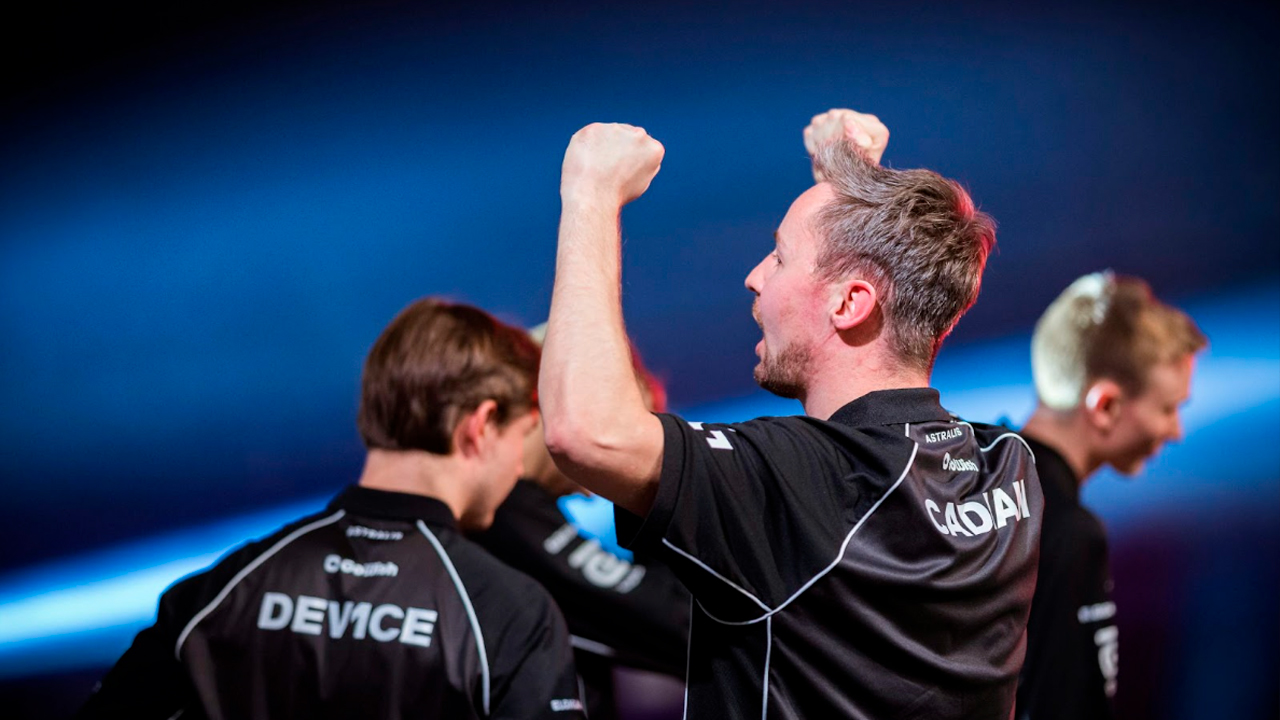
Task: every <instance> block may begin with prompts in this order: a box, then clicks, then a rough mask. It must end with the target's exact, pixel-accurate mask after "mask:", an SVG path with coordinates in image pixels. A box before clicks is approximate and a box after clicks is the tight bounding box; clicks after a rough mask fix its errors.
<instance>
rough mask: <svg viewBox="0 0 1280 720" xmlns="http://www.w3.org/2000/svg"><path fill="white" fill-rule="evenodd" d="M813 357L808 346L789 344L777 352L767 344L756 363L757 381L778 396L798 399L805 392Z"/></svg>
mask: <svg viewBox="0 0 1280 720" xmlns="http://www.w3.org/2000/svg"><path fill="white" fill-rule="evenodd" d="M811 357H812V356H811V354H810V352H809V350H808V348H804V347H801V346H799V345H788V346H786V347H784V348H783V349H782V350H780V351H779V352H778V353H777V354H771V353H770V352H769V348H768V347H767V346H766V347H765V351H764V353H762V356H761V358H760V362H759V363H758V364H756V369H755V373H754V374H755V378H756V383H757V384H759V385H760V387H762V388H764V389H765V390H768V391H769V392H771V393H773V394H774V395H777V396H778V397H784V398H787V399H790V400H798V399H800V398H802V397H803V396H804V393H805V388H806V384H805V378H806V377H808V374H809V365H810V359H811Z"/></svg>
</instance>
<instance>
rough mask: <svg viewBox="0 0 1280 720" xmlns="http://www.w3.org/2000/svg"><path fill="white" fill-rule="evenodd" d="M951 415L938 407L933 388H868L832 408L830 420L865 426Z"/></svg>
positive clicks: (944, 418) (937, 397)
mask: <svg viewBox="0 0 1280 720" xmlns="http://www.w3.org/2000/svg"><path fill="white" fill-rule="evenodd" d="M952 419H953V418H952V417H951V413H949V412H947V411H946V410H944V409H943V408H942V405H941V403H940V397H939V395H938V391H937V390H934V389H933V388H906V389H902V390H875V391H873V392H869V393H867V394H866V395H863V396H862V397H860V398H858V399H857V400H854V401H853V402H851V403H849V404H847V405H845V406H844V407H842V408H840V409H839V410H837V411H835V414H833V415H832V416H831V420H830V421H831V422H834V423H840V424H841V425H849V426H852V427H865V426H868V425H898V424H901V423H914V422H926V421H929V420H952Z"/></svg>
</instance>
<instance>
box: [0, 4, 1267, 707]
mask: <svg viewBox="0 0 1280 720" xmlns="http://www.w3.org/2000/svg"><path fill="white" fill-rule="evenodd" d="M155 13H156V11H154V10H144V9H143V8H142V7H141V6H140V5H138V6H131V5H129V4H124V5H117V6H114V7H109V8H108V7H98V8H92V9H89V8H85V9H80V10H75V11H72V10H68V9H58V8H47V9H45V10H43V11H41V12H38V13H34V14H32V15H31V16H30V17H29V18H28V19H27V20H24V21H15V22H14V23H11V24H9V25H8V26H6V27H5V29H4V31H3V32H4V33H5V36H4V39H5V45H6V47H8V48H9V50H7V51H6V52H7V53H8V54H9V55H10V60H11V62H10V66H11V68H13V71H12V75H13V79H12V82H11V83H9V85H8V86H7V88H6V90H5V91H4V95H3V104H2V105H0V108H2V109H3V112H0V158H3V165H4V172H3V173H2V174H0V333H2V337H3V338H4V339H3V344H2V347H3V351H2V352H0V392H2V393H3V395H2V397H3V398H4V401H3V403H0V478H2V479H3V487H4V491H5V496H6V500H7V501H6V502H5V503H3V505H2V506H0V541H2V546H3V548H4V551H3V555H0V703H3V704H4V705H5V706H6V707H9V708H12V709H13V713H16V714H13V715H10V714H9V713H8V712H7V713H6V715H7V716H11V717H28V716H30V717H48V716H51V715H53V716H57V715H59V714H65V712H67V711H68V710H69V709H70V708H73V707H74V706H75V705H76V704H77V703H78V702H79V701H80V700H81V699H83V696H84V694H85V693H87V692H88V688H89V687H91V685H92V683H93V680H94V679H95V678H96V676H97V675H99V674H100V673H101V672H102V669H103V667H104V666H106V665H109V664H110V662H111V661H112V660H113V659H114V658H115V657H117V656H118V655H119V653H120V652H122V651H123V649H124V647H126V646H127V644H128V641H129V638H130V637H131V636H132V633H134V632H136V630H137V629H138V628H139V627H141V626H143V625H145V624H146V623H147V622H148V621H149V619H150V617H151V616H153V614H154V604H155V598H156V595H157V593H158V592H159V591H160V590H161V589H163V587H165V586H166V585H167V584H168V583H170V582H172V580H174V579H176V578H177V577H180V576H181V575H183V574H185V573H186V572H190V571H191V570H194V569H198V568H199V567H202V566H203V565H205V564H207V563H208V562H210V561H212V560H213V559H215V558H216V557H217V556H218V555H219V554H220V553H221V552H223V551H225V550H226V549H227V548H228V547H231V546H233V545H234V544H236V543H237V542H239V541H240V540H243V539H245V538H247V537H250V536H253V535H256V534H262V533H264V532H266V531H268V530H270V529H271V528H272V527H274V525H275V524H278V523H279V522H281V521H282V520H284V519H286V518H288V517H292V516H294V515H297V514H299V513H301V512H303V511H306V510H309V509H311V508H314V507H317V506H318V505H319V504H320V503H321V502H323V499H324V498H325V497H327V496H328V495H329V494H331V493H332V492H334V491H336V489H338V488H339V487H341V486H342V485H343V484H345V483H347V482H350V481H351V480H352V479H354V477H355V475H356V473H357V472H358V470H359V466H360V462H361V457H362V451H361V447H360V444H359V440H358V437H357V436H356V434H355V431H354V411H355V404H356V397H357V389H358V377H359V370H360V363H361V361H362V359H363V355H364V353H365V352H366V350H367V349H368V346H369V344H370V343H371V342H372V341H373V339H374V338H375V337H376V335H377V333H378V331H379V330H380V329H381V328H382V326H383V325H384V324H385V323H386V322H387V321H388V320H389V319H390V318H391V317H392V316H393V315H394V314H395V312H396V311H397V310H399V309H400V308H401V307H402V306H404V305H405V304H406V303H408V302H409V301H411V300H412V299H414V298H417V297H420V296H422V295H427V294H443V295H447V296H450V297H454V298H457V299H460V300H464V301H468V302H472V303H475V304H478V305H481V306H484V307H486V308H489V309H491V310H493V311H495V312H496V313H497V314H498V315H500V316H501V317H503V318H504V319H507V320H510V321H512V322H517V323H520V324H523V325H533V324H536V323H538V322H540V321H541V320H543V319H544V317H545V312H546V308H547V303H548V301H549V298H550V289H551V281H552V268H553V261H554V243H555V229H556V220H557V216H558V210H559V207H558V195H557V184H558V173H559V165H560V158H561V156H562V153H563V150H564V146H565V143H566V142H567V141H568V138H569V136H570V135H571V134H572V133H573V132H574V131H575V130H577V129H578V128H579V127H581V126H582V125H584V124H586V123H587V122H591V121H597V120H601V121H624V122H632V123H635V124H639V125H642V126H644V127H646V128H647V129H648V130H649V131H650V132H651V133H652V134H653V135H654V136H655V137H657V138H658V139H659V140H661V141H662V142H663V143H664V144H665V145H666V147H667V157H666V161H665V163H664V166H663V170H662V172H661V174H660V175H659V177H658V178H657V179H656V180H655V182H654V184H653V187H652V189H651V191H650V192H649V194H648V195H646V196H645V197H644V198H643V199H641V200H640V201H638V202H637V203H635V204H634V205H633V206H631V207H630V208H629V209H628V210H627V212H626V214H625V217H624V223H625V235H626V257H625V261H624V263H625V268H624V273H625V278H624V288H623V290H624V300H625V304H626V312H627V318H628V327H629V330H630V332H631V334H632V335H633V336H634V338H635V339H636V342H637V344H638V346H639V348H640V350H641V351H642V353H643V355H644V356H645V359H646V361H647V362H648V364H650V365H651V366H652V367H653V368H654V369H655V370H656V371H657V373H658V374H659V375H660V376H662V377H663V379H664V380H665V382H666V383H667V385H668V389H669V392H670V396H671V400H672V404H673V405H674V407H675V408H676V409H677V410H679V411H681V412H683V413H686V414H687V415H689V416H690V418H691V419H702V420H724V419H728V420H737V419H743V418H746V417H751V416H754V415H757V414H763V413H770V414H778V413H793V412H798V408H797V407H796V406H795V405H794V403H789V402H785V401H779V400H776V399H773V398H771V397H770V396H767V395H765V394H763V393H761V392H760V391H758V390H756V389H755V388H754V386H753V384H752V382H751V367H752V365H753V364H754V360H755V358H754V355H753V353H752V348H753V347H754V345H755V342H756V340H757V339H758V329H757V328H756V326H755V324H754V322H752V320H751V317H750V312H749V307H750V295H749V293H747V292H746V291H745V290H744V289H743V288H742V279H743V277H744V276H745V274H746V272H747V271H748V270H749V269H750V268H751V267H752V266H753V265H754V263H755V262H756V261H757V260H758V259H759V258H760V257H761V256H763V255H764V253H766V252H767V251H768V250H769V248H770V246H771V245H772V239H771V235H772V232H773V230H774V228H775V227H776V224H777V222H778V221H779V220H780V219H781V217H782V215H783V214H784V213H785V211H786V208H787V205H788V203H789V202H790V200H791V199H792V198H793V197H794V196H795V195H796V194H798V193H799V192H801V191H802V190H803V189H804V188H805V187H806V186H807V184H808V183H809V182H810V178H809V170H808V166H807V163H806V159H805V154H804V149H803V147H802V145H801V142H800V130H801V129H802V128H803V126H804V125H805V124H806V123H807V122H808V118H809V117H810V116H811V115H813V114H815V113H817V112H821V111H824V110H826V109H828V108H830V107H854V108H857V109H860V110H866V111H870V112H875V113H877V114H878V115H879V116H880V117H881V118H882V119H883V120H884V121H885V122H886V124H888V125H889V127H890V129H891V131H892V139H891V141H890V146H889V151H888V152H887V153H886V155H885V161H886V162H887V163H889V164H892V165H894V166H897V167H910V166H927V167H931V168H934V169H937V170H939V171H941V172H943V173H944V174H947V175H949V176H953V177H957V178H959V179H961V180H962V181H963V182H964V183H965V184H966V185H967V186H968V187H969V188H970V189H971V191H972V192H973V194H974V197H975V199H976V200H977V201H978V202H979V204H980V205H981V206H982V207H983V208H984V209H985V210H987V211H988V212H990V213H992V214H993V215H994V216H995V217H996V218H997V220H998V221H999V223H1000V230H999V242H1000V245H999V251H998V253H997V254H995V255H994V256H993V257H992V260H991V263H990V266H989V270H988V274H987V278H986V283H985V285H984V288H983V293H982V297H981V299H980V300H979V302H978V304H977V306H975V308H974V309H973V311H972V312H971V313H970V314H969V315H968V316H967V317H966V318H965V319H964V320H963V321H962V322H961V323H960V325H959V326H958V328H957V330H956V332H955V333H954V335H953V337H952V339H951V340H950V342H949V344H948V347H947V349H946V350H944V353H943V355H942V357H941V358H940V359H939V363H938V367H937V373H936V378H935V380H936V384H937V385H938V386H939V387H940V388H941V389H942V390H943V391H944V400H945V401H946V403H947V404H948V406H949V407H950V408H951V409H952V410H953V411H956V412H959V413H961V414H963V415H965V416H967V417H969V418H971V419H974V420H983V421H994V420H1000V419H1002V418H1003V419H1007V420H1008V421H1009V422H1011V423H1014V424H1017V423H1019V422H1021V421H1022V419H1024V418H1025V416H1026V413H1027V412H1028V411H1029V409H1030V407H1031V402H1032V395H1031V388H1030V384H1029V380H1030V372H1029V367H1028V361H1027V357H1026V354H1027V345H1028V334H1029V332H1030V328H1031V326H1032V324H1033V323H1034V320H1035V318H1036V317H1037V315H1038V314H1039V312H1040V311H1041V310H1042V309H1043V307H1044V306H1045V305H1046V304H1047V303H1048V302H1049V301H1050V300H1051V299H1052V298H1053V297H1054V295H1056V294H1057V292H1059V291H1060V290H1061V289H1062V288H1063V287H1064V286H1065V285H1066V284H1067V283H1068V282H1070V281H1071V280H1072V279H1073V278H1075V277H1076V276H1078V275H1080V274H1083V273H1085V272H1090V271H1094V270H1098V269H1103V268H1112V269H1115V270H1116V271H1118V272H1123V273H1131V274H1136V275H1140V276H1143V277H1145V278H1147V279H1148V280H1149V281H1150V282H1151V283H1152V285H1153V286H1154V288H1155V289H1156V291H1157V292H1158V293H1159V294H1160V295H1161V296H1163V297H1165V298H1167V299H1169V300H1171V301H1174V302H1176V303H1178V304H1180V305H1182V306H1184V307H1186V308H1188V309H1189V310H1190V311H1191V312H1192V314H1193V315H1194V316H1195V317H1196V318H1197V320H1199V321H1200V322H1201V324H1202V325H1203V327H1204V328H1205V330H1206V331H1207V333H1208V334H1209V336H1210V339H1211V342H1212V346H1211V348H1210V350H1209V351H1208V353H1207V354H1206V356H1205V358H1204V360H1203V362H1202V364H1201V367H1200V370H1199V374H1198V375H1197V378H1196V382H1195V385H1194V387H1193V393H1194V395H1193V400H1192V403H1191V404H1190V406H1189V407H1188V408H1187V411H1186V417H1187V424H1188V431H1189V435H1188V438H1187V440H1186V441H1185V442H1184V443H1182V444H1180V445H1178V446H1176V447H1172V448H1170V449H1169V450H1168V451H1167V452H1166V453H1164V454H1163V455H1161V456H1160V457H1159V458H1158V459H1157V460H1156V461H1155V462H1153V463H1152V465H1151V466H1150V467H1149V468H1148V469H1147V471H1146V472H1145V473H1144V474H1143V475H1142V476H1141V477H1139V478H1135V479H1133V480H1123V479H1119V478H1116V477H1113V476H1106V475H1105V474H1104V476H1103V477H1100V478H1098V479H1096V480H1094V481H1092V482H1091V483H1090V484H1089V485H1088V486H1087V487H1086V490H1085V497H1086V500H1087V502H1089V503H1090V504H1091V505H1092V506H1093V507H1094V508H1095V509H1096V510H1097V511H1098V512H1099V514H1100V515H1102V516H1103V518H1104V519H1105V520H1106V522H1107V524H1108V526H1109V528H1110V530H1111V533H1112V538H1113V555H1114V564H1115V573H1116V595H1117V599H1118V603H1119V607H1120V625H1121V637H1122V641H1121V647H1122V650H1123V658H1124V659H1123V661H1122V663H1121V668H1122V670H1121V681H1120V696H1119V701H1120V704H1121V706H1122V708H1123V709H1124V710H1125V716H1127V717H1135V718H1200V717H1233V718H1274V717H1276V715H1277V705H1278V700H1277V694H1276V691H1275V683H1276V680H1277V676H1278V675H1280V649H1278V647H1277V644H1278V642H1280V618H1278V617H1277V615H1278V614H1277V611H1276V608H1277V607H1280V588H1278V585H1280V577H1278V576H1280V573H1277V557H1280V530H1278V529H1277V527H1278V526H1277V523H1276V521H1275V517H1276V515H1277V513H1278V512H1280V469H1277V468H1278V467H1280V466H1277V463H1276V459H1275V456H1276V451H1275V449H1276V447H1277V443H1276V442H1275V441H1274V440H1273V439H1272V435H1273V434H1274V432H1275V428H1276V427H1277V425H1278V423H1280V239H1278V237H1277V231H1276V228H1277V226H1278V222H1280V202H1278V201H1277V198H1280V170H1278V168H1280V142H1278V141H1277V135H1276V132H1275V128H1276V127H1280V107H1278V106H1280V98H1278V97H1277V92H1276V90H1275V87H1274V85H1275V83H1274V78H1275V77H1276V70H1277V65H1278V64H1280V63H1278V62H1277V48H1278V47H1280V43H1278V42H1277V41H1278V40H1280V38H1278V37H1277V35H1278V33H1277V23H1276V10H1275V7H1274V6H1264V5H1261V4H1254V3H1236V2H1225V3H1218V4H1215V5H1214V6H1213V8H1212V12H1208V11H1207V10H1206V8H1205V7H1204V6H1203V5H1192V4H1179V3H1173V4H1167V3H1166V4H1161V5H1158V6H1157V5H1124V4H1115V3H1091V2H1086V3H1073V4H1071V5H1069V6H1067V5H1063V6H1061V7H1036V8H1025V7H1021V6H1019V5H1016V4H999V3H978V4H965V5H963V6H961V5H959V4H955V3H940V2H926V3H922V4H912V5H911V6H910V7H896V6H895V7H890V6H884V5H869V4H862V3H854V2H845V3H834V2H830V3H829V2H821V3H807V4H804V5H803V6H800V7H794V6H784V5H782V4H766V3H736V4H732V5H730V4H724V5H719V6H712V5H694V6H689V5H683V4H676V3H663V2H657V3H647V4H644V5H640V4H614V5H608V6H598V5H595V4H588V3H561V4H557V5H555V6H554V7H533V6H525V5H522V4H517V3H501V2H500V3H496V4H490V5H485V6H483V7H476V8H469V7H462V6H457V7H455V6H449V5H442V4H436V5H431V6H427V5H423V4H410V3H395V2H382V3H361V4H356V3H334V2H327V3H296V4H289V3H276V4H255V5H253V6H252V7H250V6H249V5H247V4H246V5H236V4H234V3H232V4H226V3H222V4H214V3H199V2H197V3H191V4H188V6H186V7H185V8H184V9H182V10H175V9H170V10H167V11H164V12H163V13H161V14H159V15H156V14H155ZM586 509H589V508H586ZM602 531H604V532H607V529H605V530H602ZM654 712H655V713H657V712H658V711H657V710H655V711H654ZM639 715H640V713H637V717H638V716H639Z"/></svg>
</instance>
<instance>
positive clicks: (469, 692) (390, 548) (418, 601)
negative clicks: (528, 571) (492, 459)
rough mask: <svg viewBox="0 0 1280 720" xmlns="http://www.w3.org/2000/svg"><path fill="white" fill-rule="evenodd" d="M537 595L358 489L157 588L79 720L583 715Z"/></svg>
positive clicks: (430, 516)
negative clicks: (146, 617) (144, 622)
mask: <svg viewBox="0 0 1280 720" xmlns="http://www.w3.org/2000/svg"><path fill="white" fill-rule="evenodd" d="M576 686H577V681H576V678H575V676H574V669H573V659H572V655H571V651H570V647H569V639H568V633H567V631H566V628H565V625H564V620H563V618H562V617H561V616H560V613H559V611H558V610H557V609H556V607H555V605H554V603H553V602H552V601H551V598H550V597H549V596H548V595H547V593H546V591H545V590H543V589H542V588H541V587H540V586H539V585H538V584H537V583H535V582H534V581H532V580H531V579H529V578H528V577H526V576H524V575H522V574H520V573H518V572H516V571H515V570H512V569H511V568H509V567H507V566H505V565H503V564H502V563H500V562H499V561H497V560H495V559H494V558H492V557H490V556H489V555H488V553H486V552H484V551H483V550H481V549H480V548H479V547H477V546H476V545H475V544H474V543H472V542H470V541H469V540H466V539H465V538H463V537H462V536H461V535H460V534H459V532H458V528H457V524H456V522H455V520H454V518H453V515H452V513H451V512H450V511H449V509H448V507H446V506H445V505H444V504H443V503H441V502H439V501H437V500H434V499H432V498H427V497H423V496H420V495H409V494H403V493H393V492H383V491H379V490H371V489H368V488H363V487H359V486H354V487H350V488H348V489H346V490H345V491H344V492H343V493H342V494H340V495H339V496H338V497H337V498H336V499H335V500H334V501H333V502H332V503H331V504H330V505H329V507H328V508H327V509H326V510H324V511H323V512H320V513H317V514H315V515H312V516H309V517H305V518H302V519H301V520H298V521H296V522H294V523H291V524H289V525H287V526H285V527H283V528H281V529H280V530H279V531H277V532H275V533H274V534H272V535H270V536H269V537H267V538H265V539H263V540H259V541H257V542H253V543H250V544H248V545H245V546H244V547H242V548H240V549H239V550H236V551H234V552H232V553H231V554H229V555H228V556H227V557H225V558H223V559H222V560H221V561H219V562H218V563H217V564H216V565H214V566H213V567H212V568H210V569H208V570H206V571H204V572H201V573H199V574H196V575H193V576H191V577H189V578H186V579H184V580H182V581H180V582H178V583H177V584H175V585H174V586H173V587H172V588H170V589H169V590H168V591H166V592H165V594H164V595H163V596H162V597H161V599H160V609H159V614H158V617H157V620H156V623H155V625H153V626H152V627H150V628H147V629H146V630H143V631H142V632H141V633H139V634H138V636H137V638H136V639H135V640H134V642H133V645H132V646H131V647H130V648H129V650H128V651H127V652H125V654H124V655H123V656H122V657H121V658H120V660H119V662H117V664H116V665H115V667H114V668H112V669H111V671H110V672H109V673H108V674H107V676H106V677H105V678H104V679H103V681H102V683H101V684H100V686H99V688H98V689H97V690H96V691H95V693H94V695H93V696H91V697H90V699H89V702H88V703H87V704H86V705H85V707H84V708H83V709H82V711H81V716H82V717H131V718H144V719H145V718H157V719H161V720H162V719H165V718H171V717H177V716H178V715H177V714H178V713H180V714H181V717H182V718H184V720H185V719H189V718H234V719H236V720H239V719H242V718H294V717H296V718H352V717H359V718H420V717H447V718H552V719H554V720H564V719H567V718H580V717H582V713H581V707H582V704H581V702H580V700H579V699H578V693H577V687H576Z"/></svg>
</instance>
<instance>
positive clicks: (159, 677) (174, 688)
mask: <svg viewBox="0 0 1280 720" xmlns="http://www.w3.org/2000/svg"><path fill="white" fill-rule="evenodd" d="M309 519H310V518H303V519H301V520H298V521H296V522H295V523H292V524H290V525H287V526H285V527H284V528H283V529H282V530H280V531H278V533H279V532H285V531H288V530H290V529H292V528H293V527H296V526H298V525H300V524H302V523H304V522H306V521H308V520H309ZM269 539H270V538H268V539H265V540H258V541H252V542H248V543H245V544H244V545H241V546H240V547H238V548H235V549H233V550H231V551H230V552H228V553H227V554H226V555H225V556H224V557H223V558H222V559H221V560H219V561H218V562H217V563H216V564H215V565H213V566H212V567H209V568H207V569H205V570H203V571H200V572H198V573H195V574H193V575H189V576H187V577H186V578H183V579H181V580H179V581H178V582H176V583H174V584H173V585H172V586H170V587H169V589H168V590H166V591H165V592H164V593H163V594H162V595H161V596H160V603H159V607H158V609H157V611H156V621H155V623H154V624H153V625H151V626H150V627H148V628H146V629H144V630H142V631H141V632H139V633H138V634H137V636H135V637H134V640H133V644H132V645H130V646H129V649H128V650H126V651H125V653H124V654H123V655H121V656H120V659H119V660H117V661H116V664H115V665H113V666H112V668H111V669H110V670H109V671H107V674H106V675H105V676H103V678H102V680H101V681H100V682H99V683H98V685H97V687H96V688H94V691H93V693H92V694H91V695H90V696H89V699H88V700H87V701H86V702H85V704H84V705H83V706H82V707H81V708H80V711H79V712H78V713H77V715H76V717H77V718H117V717H133V718H138V719H139V720H148V719H149V718H159V719H160V720H167V719H168V718H170V717H172V716H174V714H175V713H177V712H179V711H182V710H186V709H188V708H190V707H192V706H194V705H195V704H196V703H197V702H198V698H197V697H196V691H195V687H194V685H193V684H192V682H191V677H190V675H189V673H188V670H187V667H186V665H185V664H184V663H183V661H182V660H181V658H180V657H179V655H178V639H179V638H180V637H181V636H182V633H183V630H185V629H186V627H187V625H188V624H189V623H190V622H191V620H192V619H193V618H194V617H195V616H196V615H197V613H199V612H200V611H201V610H202V609H203V608H204V607H205V606H207V605H208V604H209V603H210V602H212V601H213V599H214V598H215V597H216V596H217V595H218V593H219V592H220V591H221V590H222V588H223V587H224V586H226V584H227V583H228V582H230V581H231V579H232V578H233V577H234V576H235V574H236V573H238V572H239V571H240V569H241V568H243V567H244V566H245V565H246V564H248V563H249V562H250V561H251V560H252V559H253V558H254V557H256V556H257V555H258V554H259V553H260V552H261V551H262V548H263V547H264V546H265V544H266V542H268V540H269Z"/></svg>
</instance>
